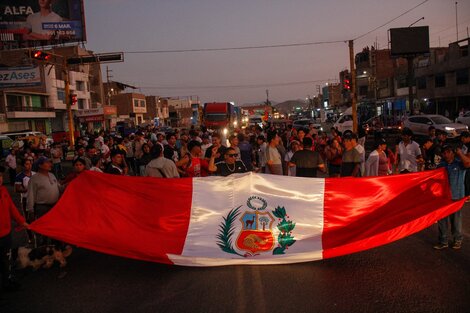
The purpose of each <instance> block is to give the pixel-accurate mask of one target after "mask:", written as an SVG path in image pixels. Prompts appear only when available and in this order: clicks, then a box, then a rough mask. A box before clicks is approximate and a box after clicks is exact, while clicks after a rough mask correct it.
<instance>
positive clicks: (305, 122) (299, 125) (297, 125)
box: [292, 118, 323, 130]
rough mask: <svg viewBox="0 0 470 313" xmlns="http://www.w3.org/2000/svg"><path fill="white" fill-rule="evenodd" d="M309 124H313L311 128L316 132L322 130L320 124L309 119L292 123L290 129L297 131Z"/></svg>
mask: <svg viewBox="0 0 470 313" xmlns="http://www.w3.org/2000/svg"><path fill="white" fill-rule="evenodd" d="M310 124H313V127H314V128H316V129H318V130H323V129H322V127H321V124H320V123H317V121H315V120H313V119H309V118H302V119H298V120H295V121H294V122H293V123H292V127H293V128H295V129H297V130H299V129H300V128H308V127H309V125H310Z"/></svg>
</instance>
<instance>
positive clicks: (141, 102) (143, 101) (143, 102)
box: [140, 100, 145, 108]
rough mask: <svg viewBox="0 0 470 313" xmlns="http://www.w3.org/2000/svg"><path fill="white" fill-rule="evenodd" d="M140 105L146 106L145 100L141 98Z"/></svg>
mask: <svg viewBox="0 0 470 313" xmlns="http://www.w3.org/2000/svg"><path fill="white" fill-rule="evenodd" d="M140 106H141V107H142V108H145V100H140Z"/></svg>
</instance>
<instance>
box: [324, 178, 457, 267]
mask: <svg viewBox="0 0 470 313" xmlns="http://www.w3.org/2000/svg"><path fill="white" fill-rule="evenodd" d="M463 201H464V200H461V201H456V202H454V201H452V200H451V194H450V189H449V183H448V178H447V172H446V170H445V169H440V170H436V171H431V172H420V173H414V174H406V175H394V176H386V177H373V178H372V177H371V178H363V179H357V178H341V179H335V178H327V179H326V182H325V200H324V228H323V236H322V242H323V258H331V257H335V256H340V255H345V254H348V253H354V252H358V251H362V250H366V249H370V248H374V247H377V246H380V245H383V244H386V243H390V242H393V241H395V240H398V239H400V238H404V237H406V236H408V235H411V234H413V233H416V232H418V231H420V230H422V229H424V228H426V227H429V226H430V225H432V224H433V223H434V222H435V221H437V220H439V219H441V218H443V217H445V216H447V215H449V214H451V213H453V212H455V211H458V210H459V209H460V208H461V207H462V206H463ZM436 238H437V234H436Z"/></svg>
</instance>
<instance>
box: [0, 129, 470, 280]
mask: <svg viewBox="0 0 470 313" xmlns="http://www.w3.org/2000/svg"><path fill="white" fill-rule="evenodd" d="M469 144H470V133H468V132H464V133H462V134H461V136H460V143H459V144H457V145H453V146H452V145H449V144H448V140H447V137H446V134H445V133H442V132H439V133H436V130H435V129H434V128H433V127H431V128H430V129H429V137H427V138H425V140H424V141H423V143H422V145H419V144H418V143H417V142H416V141H414V140H413V133H412V131H411V130H410V129H407V128H405V129H403V131H402V133H401V138H400V140H399V141H398V142H397V143H396V144H395V145H389V144H388V143H387V141H386V140H385V139H383V138H381V137H380V136H375V142H374V145H373V147H372V149H371V151H370V153H368V155H367V158H366V149H365V147H364V138H358V136H357V135H356V134H355V133H353V132H351V131H346V132H344V133H342V134H341V133H340V132H338V131H337V130H336V129H334V128H332V129H331V130H330V132H329V133H327V132H322V131H319V130H318V129H316V128H315V127H313V124H312V125H309V126H308V127H306V128H301V129H295V128H292V127H290V126H287V127H284V128H274V126H267V127H265V128H262V127H260V126H253V127H248V128H245V129H240V130H235V131H234V132H233V133H232V134H229V135H228V136H225V135H224V134H223V133H219V132H212V131H208V130H207V129H205V128H203V127H202V128H200V129H196V128H191V129H186V130H185V129H182V130H174V131H172V132H167V133H163V132H160V130H159V129H158V128H153V127H152V128H150V127H148V128H145V129H140V130H139V131H137V132H136V133H135V134H134V133H133V134H130V135H128V136H124V137H123V136H120V135H117V134H112V133H105V132H104V131H101V132H99V133H95V134H86V135H85V136H82V137H80V138H77V139H76V143H75V147H74V155H73V158H72V156H71V155H70V154H68V153H67V146H68V145H67V144H66V143H53V144H52V146H50V147H49V146H47V145H44V144H43V145H41V146H39V147H32V146H31V145H30V144H29V143H28V142H24V145H23V146H22V148H18V147H15V148H13V149H12V150H11V153H10V154H9V155H8V156H7V157H6V160H5V166H6V168H4V167H0V172H1V173H0V174H2V175H0V176H2V177H3V172H6V171H8V176H9V182H10V184H11V185H12V186H14V191H15V192H16V193H17V194H18V196H19V197H20V199H21V209H22V211H23V214H22V215H21V214H18V210H17V209H16V208H15V207H14V205H13V202H12V201H11V199H10V196H9V194H8V192H7V191H6V189H5V187H3V186H2V187H1V188H2V189H0V197H1V198H0V201H1V208H0V214H1V216H0V217H1V218H0V223H1V224H0V254H1V260H2V261H1V262H2V264H1V270H2V272H1V274H2V282H3V285H4V286H8V284H9V283H10V282H9V280H8V279H9V277H10V274H9V272H8V266H7V264H8V260H7V259H6V258H7V257H6V255H7V253H6V251H7V250H8V249H9V247H10V245H11V241H10V239H9V237H10V230H11V225H10V220H11V218H13V219H15V220H16V222H17V224H18V225H22V226H24V227H26V228H27V227H28V223H30V222H32V221H34V220H35V219H37V218H40V217H41V216H42V215H44V214H46V213H47V212H48V211H49V210H50V209H51V208H52V207H53V206H54V205H55V203H56V202H57V201H58V199H59V197H60V195H61V193H62V192H63V190H64V189H65V188H67V186H68V185H69V184H70V183H71V182H72V181H73V180H74V179H75V178H77V177H78V176H79V175H80V174H81V173H83V172H84V171H87V170H89V171H96V172H102V173H108V174H112V175H133V176H150V177H159V178H183V177H205V176H211V175H215V176H228V175H231V174H234V173H245V172H250V171H253V172H257V173H265V174H271V175H287V176H296V177H318V176H319V175H322V177H326V176H327V177H362V176H386V175H394V174H405V173H412V172H418V171H423V170H431V169H435V168H437V167H446V168H447V169H448V175H449V181H450V186H451V191H452V199H453V200H459V199H462V198H464V197H465V196H468V195H469V194H470V193H469V189H470V188H469V187H470V184H468V183H467V184H466V183H465V180H470V179H469V178H470V177H469V176H470V175H467V176H466V175H465V172H466V168H467V167H470V150H469V149H468V145H469ZM67 156H70V157H71V158H72V160H71V161H72V165H73V170H72V171H71V172H69V173H66V171H64V162H68V161H70V160H66V159H67ZM319 172H321V173H322V174H320V173H319ZM0 182H3V180H0ZM466 186H467V187H466ZM7 221H8V222H7ZM449 223H450V225H451V228H452V236H453V241H452V247H453V248H454V249H459V248H460V247H461V244H462V216H461V210H460V211H458V212H456V213H454V214H452V215H451V216H449V217H448V218H446V219H443V220H441V221H439V243H438V244H437V245H436V246H435V247H434V248H436V249H444V248H447V247H448V246H449V242H448V237H447V236H448V235H447V228H448V224H449ZM28 239H29V241H30V244H33V245H40V244H44V240H46V239H45V238H39V239H38V238H37V236H33V234H31V232H29V231H28Z"/></svg>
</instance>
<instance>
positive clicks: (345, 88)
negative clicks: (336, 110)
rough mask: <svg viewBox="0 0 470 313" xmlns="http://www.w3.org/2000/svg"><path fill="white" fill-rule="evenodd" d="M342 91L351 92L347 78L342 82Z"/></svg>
mask: <svg viewBox="0 0 470 313" xmlns="http://www.w3.org/2000/svg"><path fill="white" fill-rule="evenodd" d="M343 90H344V91H351V79H350V78H349V77H345V78H344V80H343Z"/></svg>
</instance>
